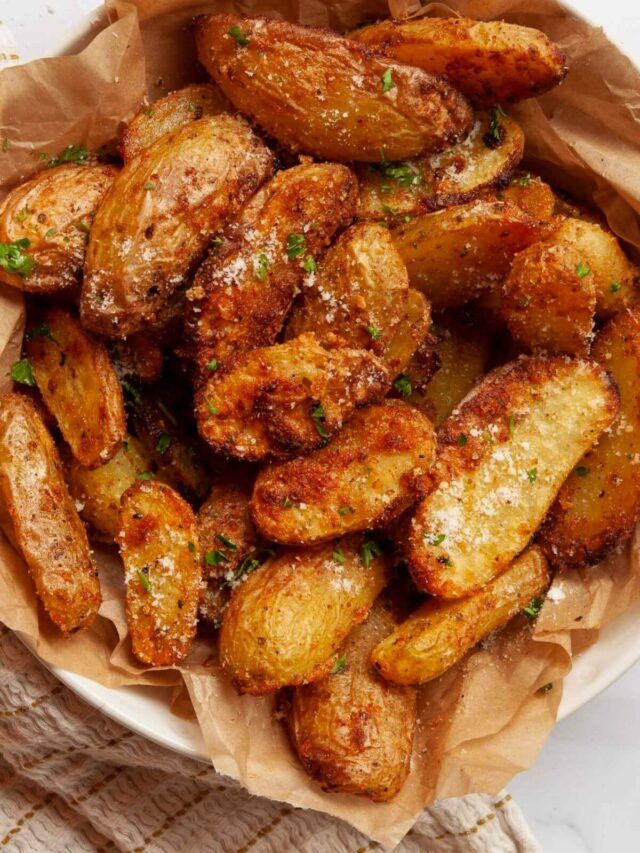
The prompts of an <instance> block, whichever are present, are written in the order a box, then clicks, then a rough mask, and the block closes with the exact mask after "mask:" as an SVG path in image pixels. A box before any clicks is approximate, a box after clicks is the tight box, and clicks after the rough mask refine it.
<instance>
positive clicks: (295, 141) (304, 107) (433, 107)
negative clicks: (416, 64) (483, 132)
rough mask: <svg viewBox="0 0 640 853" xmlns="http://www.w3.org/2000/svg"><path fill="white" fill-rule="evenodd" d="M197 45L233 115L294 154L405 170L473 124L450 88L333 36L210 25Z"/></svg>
mask: <svg viewBox="0 0 640 853" xmlns="http://www.w3.org/2000/svg"><path fill="white" fill-rule="evenodd" d="M196 44H197V49H198V57H199V59H200V62H202V64H203V65H204V67H205V68H206V70H207V71H208V72H209V74H210V75H211V76H212V77H213V79H214V80H215V82H216V83H217V84H218V86H219V87H220V88H221V89H222V91H223V92H224V94H225V95H226V96H227V97H228V98H229V100H230V101H231V102H232V103H233V105H234V106H235V107H236V108H237V109H239V110H240V112H242V113H244V114H245V115H247V116H249V117H250V118H251V119H252V120H253V121H254V122H255V123H256V124H257V125H258V126H259V127H260V128H262V130H264V131H266V132H267V133H268V134H269V135H270V136H273V137H274V138H275V139H277V140H278V141H279V142H281V143H282V144H284V145H285V146H287V147H288V148H290V149H291V150H292V151H294V152H298V151H302V152H306V153H307V154H312V155H314V156H316V157H322V158H325V159H327V160H338V161H348V160H361V161H365V162H377V161H378V160H380V156H381V152H382V153H383V155H384V157H386V159H387V160H402V159H404V158H406V157H414V156H415V155H416V154H421V153H422V152H424V151H439V150H442V149H443V148H447V147H448V146H450V145H453V144H455V143H456V142H458V141H459V140H460V139H463V138H464V137H465V136H466V135H467V133H468V131H469V129H470V127H471V124H472V120H473V118H472V113H471V109H470V107H469V105H468V104H467V102H466V100H465V99H464V98H463V97H462V96H461V95H460V94H459V93H458V92H456V90H455V89H453V88H452V87H451V86H449V85H448V84H447V83H445V82H443V81H441V80H438V79H436V78H434V77H431V76H430V75H428V74H425V73H424V72H423V71H420V70H419V69H417V68H410V67H408V66H404V65H398V64H396V63H395V62H389V61H388V60H386V59H381V58H380V57H378V56H376V55H375V54H373V53H371V51H369V50H367V49H366V48H364V47H362V45H359V44H356V43H355V42H353V41H350V40H349V39H346V38H343V37H342V36H339V35H337V34H336V33H334V32H330V31H328V30H319V29H310V28H308V27H302V26H299V25H297V24H290V23H287V22H286V21H277V20H274V19H273V18H244V17H242V16H241V15H209V16H206V17H203V18H201V19H200V22H199V26H198V31H197V34H196Z"/></svg>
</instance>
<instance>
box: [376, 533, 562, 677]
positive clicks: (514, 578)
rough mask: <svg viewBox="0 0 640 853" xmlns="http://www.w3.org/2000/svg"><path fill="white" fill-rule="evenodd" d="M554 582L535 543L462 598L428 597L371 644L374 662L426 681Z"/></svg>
mask: <svg viewBox="0 0 640 853" xmlns="http://www.w3.org/2000/svg"><path fill="white" fill-rule="evenodd" d="M549 583H550V575H549V567H548V565H547V561H546V560H545V558H544V556H543V554H542V551H541V550H540V549H539V548H537V547H536V546H533V547H531V548H529V549H528V550H526V551H525V552H524V554H521V555H520V556H519V557H518V558H517V559H516V560H514V561H513V563H511V565H510V566H509V567H508V568H507V569H506V571H504V572H503V573H502V574H501V575H498V577H496V578H494V579H493V580H492V581H489V583H488V584H487V585H486V586H485V587H483V588H482V589H481V590H480V591H479V592H476V593H475V594H472V595H470V596H469V597H468V598H463V599H460V600H458V601H436V600H434V599H429V600H428V601H425V602H424V604H421V605H420V607H419V608H418V609H417V610H416V611H415V613H413V614H412V615H411V616H409V618H408V619H407V620H406V622H403V623H402V624H401V625H399V626H398V627H397V628H396V629H395V631H393V633H390V634H389V636H387V637H385V638H384V639H382V640H381V641H380V643H378V645H377V646H376V647H375V648H374V649H373V653H372V655H371V662H372V663H373V666H374V667H375V669H376V670H377V671H378V672H379V673H380V675H382V677H383V678H386V679H387V680H388V681H392V682H395V683H398V684H424V683H425V682H427V681H431V680H432V679H434V678H438V676H440V675H442V673H443V672H446V671H447V670H448V669H449V668H450V667H452V666H454V665H455V664H456V663H458V661H460V660H461V659H462V658H463V657H464V656H465V655H466V653H467V652H468V651H469V649H471V648H472V647H473V646H475V645H476V643H479V642H480V640H482V639H483V637H486V636H487V634H490V633H491V632H492V631H495V630H497V629H498V628H502V626H503V625H505V624H506V623H507V622H508V621H509V619H511V617H512V616H515V614H516V613H517V612H518V611H519V610H522V608H523V607H525V606H526V605H527V604H528V603H529V602H530V601H531V600H532V599H533V598H536V597H537V596H539V595H541V594H542V593H544V591H545V590H546V589H547V587H548V586H549Z"/></svg>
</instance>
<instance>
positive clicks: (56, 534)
mask: <svg viewBox="0 0 640 853" xmlns="http://www.w3.org/2000/svg"><path fill="white" fill-rule="evenodd" d="M0 493H1V494H2V499H3V501H4V504H5V506H6V508H7V511H8V513H9V516H10V518H11V522H12V525H13V531H14V534H15V538H16V541H17V544H18V548H19V549H20V553H21V554H22V556H23V557H24V560H25V562H26V564H27V567H28V568H29V572H30V574H31V577H32V578H33V582H34V584H35V587H36V592H37V593H38V597H39V598H40V600H41V601H42V604H43V605H44V609H45V610H46V611H47V614H48V615H49V617H50V619H51V621H52V622H53V623H54V624H55V625H57V627H58V628H59V629H60V630H61V631H62V632H63V633H64V634H73V633H75V632H76V631H81V630H83V629H85V628H88V627H89V625H91V623H92V622H93V620H94V618H95V616H96V614H97V612H98V608H99V607H100V602H101V594H100V582H99V580H98V572H97V571H96V567H95V565H94V563H93V560H92V559H91V551H90V550H89V542H88V540H87V533H86V531H85V529H84V525H83V524H82V522H81V521H80V518H79V516H78V513H77V512H76V508H75V506H74V504H73V500H72V498H71V496H70V495H69V491H68V489H67V486H66V484H65V482H64V478H63V476H62V466H61V464H60V459H59V457H58V452H57V450H56V448H55V445H54V443H53V441H52V439H51V436H50V435H49V433H48V432H47V430H46V428H45V426H44V424H43V423H42V421H41V420H40V417H39V415H38V412H37V410H36V409H35V407H34V406H33V404H32V403H30V402H29V400H27V399H26V397H24V396H22V395H21V394H2V395H1V396H0Z"/></svg>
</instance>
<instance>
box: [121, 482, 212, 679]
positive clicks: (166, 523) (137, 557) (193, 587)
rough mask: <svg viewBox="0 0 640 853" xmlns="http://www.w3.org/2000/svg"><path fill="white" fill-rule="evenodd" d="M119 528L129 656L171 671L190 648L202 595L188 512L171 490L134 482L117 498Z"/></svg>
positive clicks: (195, 542) (195, 540)
mask: <svg viewBox="0 0 640 853" xmlns="http://www.w3.org/2000/svg"><path fill="white" fill-rule="evenodd" d="M119 525H120V530H119V533H118V547H119V549H120V556H121V557H122V560H123V562H124V568H125V585H126V603H127V623H128V625H129V632H130V634H131V646H132V650H133V653H134V655H135V656H136V657H137V658H138V660H139V661H141V662H142V663H144V664H148V665H149V666H173V665H175V664H177V663H179V662H180V661H181V660H183V659H184V658H185V657H186V656H187V654H188V653H189V650H190V648H191V644H192V642H193V638H194V636H195V632H196V621H197V613H198V603H199V601H200V595H201V592H202V567H201V564H200V548H199V545H198V529H197V525H196V519H195V516H194V514H193V510H192V509H191V507H190V506H189V504H188V503H186V502H185V501H184V500H183V499H182V498H181V497H180V496H179V495H178V494H177V493H176V492H174V490H173V489H172V488H171V487H170V486H166V485H165V484H164V483H158V482H138V483H136V484H135V485H133V486H131V487H130V488H129V489H127V491H126V492H125V493H124V494H123V495H122V499H121V502H120V514H119Z"/></svg>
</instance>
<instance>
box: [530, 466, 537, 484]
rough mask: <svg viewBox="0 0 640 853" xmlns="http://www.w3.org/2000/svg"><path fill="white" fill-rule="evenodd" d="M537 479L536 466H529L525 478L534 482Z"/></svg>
mask: <svg viewBox="0 0 640 853" xmlns="http://www.w3.org/2000/svg"><path fill="white" fill-rule="evenodd" d="M537 479H538V469H537V468H531V469H530V470H529V471H527V480H528V481H529V482H530V483H535V481H536V480H537Z"/></svg>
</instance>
